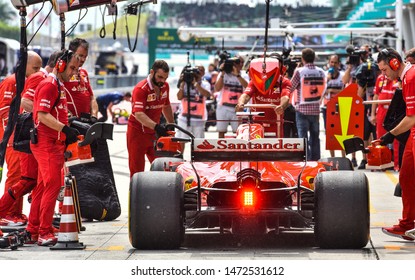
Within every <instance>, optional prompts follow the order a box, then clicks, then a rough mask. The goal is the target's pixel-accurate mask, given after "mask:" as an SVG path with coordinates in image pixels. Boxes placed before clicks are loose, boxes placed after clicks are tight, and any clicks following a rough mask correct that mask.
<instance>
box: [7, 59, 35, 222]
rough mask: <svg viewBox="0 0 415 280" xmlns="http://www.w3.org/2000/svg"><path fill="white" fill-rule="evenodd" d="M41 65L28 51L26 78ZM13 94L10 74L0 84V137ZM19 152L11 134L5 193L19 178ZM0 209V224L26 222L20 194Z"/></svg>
mask: <svg viewBox="0 0 415 280" xmlns="http://www.w3.org/2000/svg"><path fill="white" fill-rule="evenodd" d="M41 67H42V58H41V57H40V56H39V55H38V54H37V53H36V52H34V51H28V52H27V65H26V78H27V77H29V76H30V75H32V74H34V73H36V72H38V71H39V70H40V68H41ZM15 96H16V75H15V74H12V75H10V76H8V77H7V78H6V79H4V80H3V82H2V83H1V84H0V118H1V124H0V138H3V136H4V130H5V129H6V126H7V122H8V118H9V110H10V104H11V102H12V100H13V98H14V97H15ZM19 154H20V153H19V152H17V151H15V150H14V149H13V136H11V137H10V139H9V143H8V144H7V149H6V157H5V160H6V163H7V179H6V182H5V185H4V193H5V194H8V193H9V190H10V191H11V189H12V188H13V186H14V185H15V184H16V183H18V182H19V180H20V178H21V173H20V160H19V158H20V157H19ZM6 197H7V196H6ZM0 209H1V210H0V218H3V219H1V220H0V225H1V226H21V225H25V224H26V223H27V217H26V216H25V215H23V214H22V210H23V198H22V197H21V196H20V197H19V198H17V197H16V200H15V203H14V204H13V205H12V206H10V205H9V204H7V205H3V201H0Z"/></svg>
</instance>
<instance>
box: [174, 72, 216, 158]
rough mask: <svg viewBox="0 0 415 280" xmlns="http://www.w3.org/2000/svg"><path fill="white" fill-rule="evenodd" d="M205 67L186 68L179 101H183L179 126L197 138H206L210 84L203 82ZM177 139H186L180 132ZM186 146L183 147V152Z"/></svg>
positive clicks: (178, 119) (178, 94)
mask: <svg viewBox="0 0 415 280" xmlns="http://www.w3.org/2000/svg"><path fill="white" fill-rule="evenodd" d="M203 74H204V67H203V66H202V65H199V66H197V67H196V68H191V67H190V66H186V67H185V68H184V69H183V72H182V74H181V76H180V87H179V91H178V92H177V99H178V100H180V101H181V104H180V113H179V116H178V118H177V124H178V125H179V126H180V127H182V128H184V129H186V130H188V131H190V132H192V133H193V135H194V136H195V137H196V138H204V137H205V124H206V120H207V110H206V99H207V98H209V97H210V84H209V82H207V81H206V80H203V79H202V77H203ZM176 137H186V135H185V134H184V133H183V132H181V131H180V130H178V131H177V132H176ZM183 149H184V145H182V150H183Z"/></svg>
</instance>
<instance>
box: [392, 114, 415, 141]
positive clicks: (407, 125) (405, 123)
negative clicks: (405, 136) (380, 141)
mask: <svg viewBox="0 0 415 280" xmlns="http://www.w3.org/2000/svg"><path fill="white" fill-rule="evenodd" d="M414 125H415V115H411V116H405V117H404V118H403V119H402V121H401V122H400V123H399V124H398V125H397V126H396V127H395V128H394V129H392V130H391V131H390V133H392V135H394V136H397V135H399V134H402V133H404V132H406V131H408V130H410V129H411V128H412V127H413V126H414Z"/></svg>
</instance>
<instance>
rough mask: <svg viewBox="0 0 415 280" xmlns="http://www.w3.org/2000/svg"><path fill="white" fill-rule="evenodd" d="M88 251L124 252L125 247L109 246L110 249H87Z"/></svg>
mask: <svg viewBox="0 0 415 280" xmlns="http://www.w3.org/2000/svg"><path fill="white" fill-rule="evenodd" d="M85 250H87V251H123V250H124V246H108V247H102V248H91V247H86V249H85Z"/></svg>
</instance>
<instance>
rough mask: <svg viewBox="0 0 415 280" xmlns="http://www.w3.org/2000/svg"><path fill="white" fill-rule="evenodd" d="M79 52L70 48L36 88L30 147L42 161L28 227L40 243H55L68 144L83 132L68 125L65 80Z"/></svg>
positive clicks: (75, 66) (72, 72)
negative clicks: (56, 210) (54, 215)
mask: <svg viewBox="0 0 415 280" xmlns="http://www.w3.org/2000/svg"><path fill="white" fill-rule="evenodd" d="M79 64H80V62H79V60H78V56H76V55H74V53H73V52H71V51H69V50H66V51H64V52H63V54H62V55H61V56H60V58H59V59H58V61H57V63H56V66H55V68H54V70H53V72H52V73H51V74H50V75H49V76H48V77H47V78H46V79H45V80H44V81H42V82H41V83H40V84H39V86H38V87H37V89H36V92H35V98H34V102H33V104H34V106H33V120H34V124H35V128H36V131H37V132H36V133H34V134H32V135H31V136H32V137H31V138H32V139H31V140H32V141H31V144H30V148H31V150H32V153H33V155H34V157H35V158H36V160H37V162H38V165H39V173H38V183H37V186H36V187H35V188H34V189H33V192H32V204H31V207H30V213H29V224H28V226H27V231H29V232H30V233H31V236H32V240H36V237H38V238H37V244H38V245H40V246H48V245H54V244H55V243H56V242H57V238H56V237H55V235H54V234H53V231H54V230H53V227H52V220H53V213H54V208H55V204H56V197H57V196H58V193H59V191H60V187H61V170H62V168H63V164H64V161H65V158H64V151H65V146H66V145H68V144H70V143H74V142H76V141H77V136H78V134H79V132H78V131H77V130H76V129H74V128H71V127H69V126H68V109H67V103H66V94H65V92H66V90H65V85H64V82H68V81H69V80H70V79H71V77H72V76H73V75H76V74H77V71H78V68H79Z"/></svg>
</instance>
